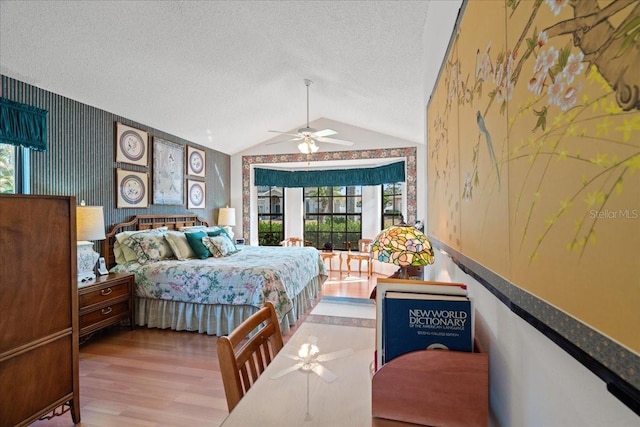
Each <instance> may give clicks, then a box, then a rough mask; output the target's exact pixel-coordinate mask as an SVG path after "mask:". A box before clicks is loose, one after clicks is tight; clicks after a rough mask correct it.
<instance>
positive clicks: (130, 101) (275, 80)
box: [0, 0, 460, 154]
mask: <svg viewBox="0 0 640 427" xmlns="http://www.w3.org/2000/svg"><path fill="white" fill-rule="evenodd" d="M459 7H460V1H459V0H450V1H441V0H429V1H60V0H58V1H7V0H1V1H0V72H1V73H2V74H3V75H6V76H9V77H12V78H15V79H18V80H21V81H24V82H26V83H29V84H32V85H35V86H37V87H40V88H43V89H46V90H49V91H52V92H54V93H57V94H60V95H63V96H66V97H69V98H72V99H75V100H77V101H80V102H83V103H85V104H89V105H92V106H95V107H98V108H101V109H104V110H107V111H110V112H112V113H115V114H118V115H120V116H123V117H126V118H128V119H131V120H133V121H135V122H139V123H142V124H145V125H148V126H151V127H154V128H157V129H159V130H162V131H164V132H167V133H170V134H173V135H176V136H179V137H181V138H184V139H187V140H189V141H192V142H194V143H197V144H201V145H204V146H207V147H210V148H214V149H216V150H219V151H222V152H224V153H227V154H234V153H237V152H239V151H242V150H244V149H247V148H249V147H251V146H254V145H256V144H258V143H261V142H263V141H266V140H268V139H270V138H273V137H274V134H273V133H269V132H268V131H269V130H271V129H276V130H283V131H290V130H292V129H297V128H299V127H302V126H304V125H306V120H307V112H306V108H307V99H306V87H305V84H304V79H310V80H312V81H313V84H312V85H311V86H310V91H309V93H310V103H309V119H310V120H311V121H313V120H315V119H319V118H328V119H332V120H337V121H340V122H344V123H348V124H350V125H353V126H357V127H361V128H365V129H370V130H372V131H375V132H380V133H383V134H387V135H391V136H394V137H397V138H402V139H405V140H408V141H413V142H416V143H423V142H424V141H423V138H424V137H423V135H424V99H425V93H427V94H428V92H429V91H430V90H431V88H432V87H433V81H434V80H435V76H436V75H437V70H438V69H439V67H440V61H438V60H436V61H431V60H430V58H433V57H434V55H435V57H438V55H442V54H443V52H444V51H445V50H446V46H447V44H448V42H449V38H450V36H451V29H452V25H453V23H454V22H455V16H456V14H457V11H458V9H459ZM336 137H338V138H339V135H337V136H336Z"/></svg>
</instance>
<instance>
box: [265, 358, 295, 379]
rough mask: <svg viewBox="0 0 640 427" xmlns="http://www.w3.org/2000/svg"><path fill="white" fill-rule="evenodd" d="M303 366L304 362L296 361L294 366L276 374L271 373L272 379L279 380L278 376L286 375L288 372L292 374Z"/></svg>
mask: <svg viewBox="0 0 640 427" xmlns="http://www.w3.org/2000/svg"><path fill="white" fill-rule="evenodd" d="M301 366H302V362H300V363H296V364H295V365H293V366H289V367H288V368H286V369H283V370H282V371H280V372H276V373H275V374H273V375H271V377H270V378H271V379H272V380H277V379H278V378H281V377H284V376H285V375H287V374H290V373H291V372H294V371H297V370H298V369H300V367H301Z"/></svg>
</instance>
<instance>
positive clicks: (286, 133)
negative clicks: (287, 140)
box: [268, 130, 300, 136]
mask: <svg viewBox="0 0 640 427" xmlns="http://www.w3.org/2000/svg"><path fill="white" fill-rule="evenodd" d="M268 132H275V133H281V134H283V135H291V136H300V134H299V133H289V132H283V131H281V130H270V131H268Z"/></svg>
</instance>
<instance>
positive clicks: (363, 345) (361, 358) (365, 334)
mask: <svg viewBox="0 0 640 427" xmlns="http://www.w3.org/2000/svg"><path fill="white" fill-rule="evenodd" d="M309 335H313V336H316V337H317V338H318V343H317V345H318V347H319V349H320V354H326V353H330V352H334V351H339V350H344V349H348V348H350V349H353V351H354V352H353V354H351V355H349V356H346V357H342V358H338V359H335V360H329V361H326V362H323V363H322V365H323V366H324V367H325V368H327V369H329V370H330V371H331V372H333V373H334V374H335V375H337V377H338V378H337V379H336V380H335V381H333V382H331V383H327V382H325V381H324V380H323V379H322V378H320V377H319V376H317V375H315V374H314V373H311V374H305V373H302V372H300V371H295V372H291V373H289V374H287V375H285V376H283V377H281V378H278V379H272V378H271V376H272V375H274V374H276V373H278V372H280V371H282V370H283V369H286V368H288V367H290V366H292V365H294V364H295V363H296V361H295V360H292V359H290V358H288V357H286V356H283V353H286V354H290V355H296V354H297V353H298V348H299V347H300V345H301V344H303V343H304V342H306V341H307V339H308V337H309ZM374 347H375V329H373V328H365V327H354V326H338V325H326V324H318V323H310V322H304V323H302V325H300V328H299V329H298V330H297V331H296V333H295V334H294V335H293V336H292V337H291V338H290V340H289V341H288V342H287V344H286V345H285V346H284V348H283V349H282V350H281V351H280V353H278V356H277V357H276V358H275V359H274V360H273V362H272V363H271V365H269V366H268V367H267V369H266V370H265V371H264V372H263V374H262V375H261V376H260V378H259V379H258V381H256V383H255V384H254V385H253V387H252V388H251V389H250V390H249V392H248V393H247V394H246V395H245V396H244V397H243V398H242V399H241V400H240V403H238V405H237V406H236V407H235V408H234V410H233V411H232V412H231V414H229V416H228V417H227V418H226V419H225V421H224V422H223V423H222V424H221V426H223V427H232V426H238V427H251V426H260V427H262V426H274V427H275V426H278V427H282V426H296V427H306V426H323V427H324V426H332V427H336V426H349V427H357V426H367V427H369V426H371V373H370V365H371V363H372V361H373V358H374V354H373V352H374ZM307 375H309V413H310V415H311V416H312V418H311V419H310V420H305V415H306V413H307Z"/></svg>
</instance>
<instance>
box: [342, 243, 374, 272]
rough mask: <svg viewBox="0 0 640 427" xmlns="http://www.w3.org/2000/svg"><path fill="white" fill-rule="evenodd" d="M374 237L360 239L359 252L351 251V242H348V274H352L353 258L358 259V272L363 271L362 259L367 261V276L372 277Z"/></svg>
mask: <svg viewBox="0 0 640 427" xmlns="http://www.w3.org/2000/svg"><path fill="white" fill-rule="evenodd" d="M372 244H373V239H360V240H358V252H351V242H347V275H350V274H351V260H357V261H358V272H360V273H362V261H366V262H367V277H371V274H372V271H373V269H372V265H371V262H372V261H373V255H372V253H371V245H372Z"/></svg>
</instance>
